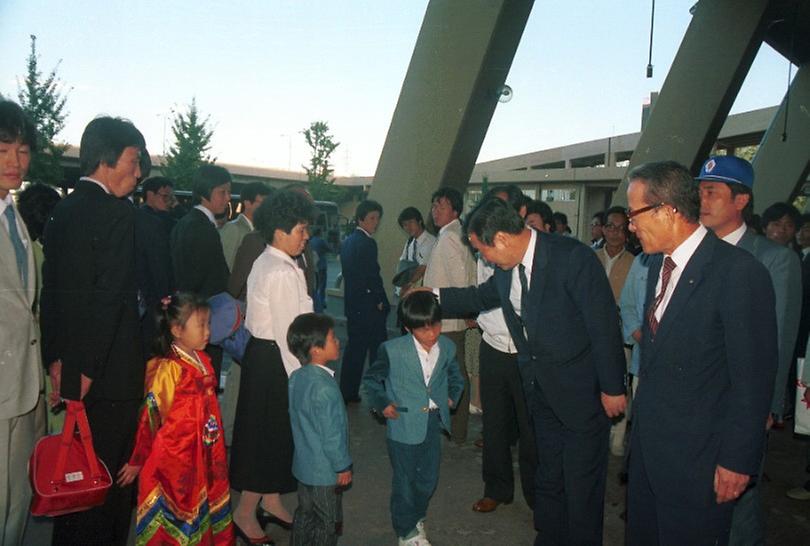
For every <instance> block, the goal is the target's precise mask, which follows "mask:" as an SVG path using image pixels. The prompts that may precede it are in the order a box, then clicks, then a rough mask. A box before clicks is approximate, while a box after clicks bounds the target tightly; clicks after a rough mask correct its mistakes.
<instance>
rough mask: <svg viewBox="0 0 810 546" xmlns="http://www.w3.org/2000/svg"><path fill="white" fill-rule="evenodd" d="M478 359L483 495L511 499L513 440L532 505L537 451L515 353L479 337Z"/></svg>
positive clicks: (527, 500)
mask: <svg viewBox="0 0 810 546" xmlns="http://www.w3.org/2000/svg"><path fill="white" fill-rule="evenodd" d="M480 360H481V364H480V370H479V376H480V383H481V405H482V406H483V408H484V413H483V415H482V416H481V420H482V422H483V425H484V431H483V435H484V453H483V464H482V466H481V477H482V478H483V480H484V496H486V497H490V498H492V499H495V500H496V501H500V502H508V501H511V500H512V498H513V496H514V493H515V479H514V473H513V472H512V450H511V447H512V446H513V445H514V444H515V442H517V444H518V464H519V466H520V484H521V488H522V490H523V497H524V498H525V499H526V503H527V504H528V505H529V507H532V506H534V473H535V468H536V467H537V451H536V449H535V445H534V432H533V431H532V427H531V423H530V422H529V412H528V410H527V408H526V398H525V396H524V394H523V381H522V380H521V377H520V370H519V369H518V363H517V355H516V354H509V353H503V352H501V351H499V350H497V349H495V348H494V347H492V346H491V345H490V344H488V343H487V342H486V341H483V340H482V341H481V351H480Z"/></svg>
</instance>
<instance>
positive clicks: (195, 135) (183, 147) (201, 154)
mask: <svg viewBox="0 0 810 546" xmlns="http://www.w3.org/2000/svg"><path fill="white" fill-rule="evenodd" d="M209 122H210V118H209V117H205V118H203V117H202V116H201V115H200V112H199V111H198V110H197V101H196V99H191V104H190V105H189V107H188V110H187V111H186V112H185V113H183V112H176V113H175V117H174V121H173V122H172V133H174V144H173V145H172V146H171V147H170V148H169V153H168V154H167V155H166V164H165V166H164V168H163V174H164V176H167V177H168V178H171V179H172V180H173V181H174V184H175V188H177V189H183V190H190V189H191V178H192V176H193V175H194V171H196V170H197V168H198V167H199V166H200V165H202V164H203V163H214V162H215V161H216V159H215V158H212V157H211V156H210V155H208V150H210V149H211V137H212V136H213V134H214V131H213V129H210V128H209V127H208V125H209Z"/></svg>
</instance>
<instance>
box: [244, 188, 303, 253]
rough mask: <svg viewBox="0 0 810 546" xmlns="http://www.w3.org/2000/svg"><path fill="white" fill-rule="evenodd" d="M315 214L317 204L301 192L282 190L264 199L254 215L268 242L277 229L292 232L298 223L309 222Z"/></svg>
mask: <svg viewBox="0 0 810 546" xmlns="http://www.w3.org/2000/svg"><path fill="white" fill-rule="evenodd" d="M314 216H315V205H314V204H313V203H312V201H311V200H309V199H307V197H306V196H304V195H302V194H301V192H298V191H295V190H281V191H277V192H275V193H274V194H273V195H271V196H270V198H269V199H265V200H264V201H262V204H261V205H259V208H258V209H256V213H255V214H254V215H253V224H254V225H255V226H256V229H257V230H258V231H259V233H261V234H262V237H264V240H265V241H267V243H268V244H270V243H272V242H273V236H274V235H275V233H276V230H277V229H280V230H281V231H283V232H284V233H290V232H291V231H292V230H293V228H294V227H295V226H297V225H298V224H307V223H309V222H311V221H312V219H313V218H314Z"/></svg>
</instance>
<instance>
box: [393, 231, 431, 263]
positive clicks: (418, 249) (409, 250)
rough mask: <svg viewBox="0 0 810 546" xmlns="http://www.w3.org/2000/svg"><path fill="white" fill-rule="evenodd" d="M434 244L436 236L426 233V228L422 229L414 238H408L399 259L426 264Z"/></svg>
mask: <svg viewBox="0 0 810 546" xmlns="http://www.w3.org/2000/svg"><path fill="white" fill-rule="evenodd" d="M435 245H436V237H434V236H433V235H431V234H430V233H428V232H427V230H424V231H422V234H421V235H420V236H419V237H417V238H416V239H408V241H407V242H406V243H405V247H404V248H403V249H402V255H401V256H400V257H399V259H400V261H401V260H410V261H413V262H416V263H418V264H419V265H426V264H427V263H428V260H429V259H430V253H431V252H433V247H434V246H435Z"/></svg>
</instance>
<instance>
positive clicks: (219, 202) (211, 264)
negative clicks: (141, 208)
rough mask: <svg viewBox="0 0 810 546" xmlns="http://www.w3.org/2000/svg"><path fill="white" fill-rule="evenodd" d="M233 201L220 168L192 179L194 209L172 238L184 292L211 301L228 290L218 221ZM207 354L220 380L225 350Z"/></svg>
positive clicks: (177, 276)
mask: <svg viewBox="0 0 810 546" xmlns="http://www.w3.org/2000/svg"><path fill="white" fill-rule="evenodd" d="M230 201H231V173H229V172H228V170H227V169H225V168H224V167H220V166H219V165H202V166H200V168H198V169H197V171H196V172H195V173H194V177H193V179H192V202H193V203H194V208H192V209H191V210H190V211H189V212H188V214H186V215H185V216H183V217H182V218H181V219H180V221H179V222H177V225H176V226H174V229H173V230H172V234H171V238H170V246H171V253H172V268H173V271H174V282H175V286H176V287H177V290H178V291H180V292H193V293H195V294H199V295H200V296H202V297H204V298H206V299H207V298H210V297H211V296H214V295H216V294H219V293H220V292H225V291H226V290H227V288H228V276H229V275H230V271H229V270H228V264H227V262H226V261H225V253H224V251H223V250H222V240H221V239H220V237H219V232H218V231H217V224H216V220H215V217H216V216H217V215H220V214H222V213H224V212H225V211H226V210H227V209H228V204H229V203H230ZM205 350H206V352H207V353H208V354H209V355H210V356H211V364H212V365H213V367H214V372H215V375H216V377H217V379H219V372H220V368H221V367H222V348H221V347H219V346H216V345H208V346H207V347H206V348H205Z"/></svg>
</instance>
